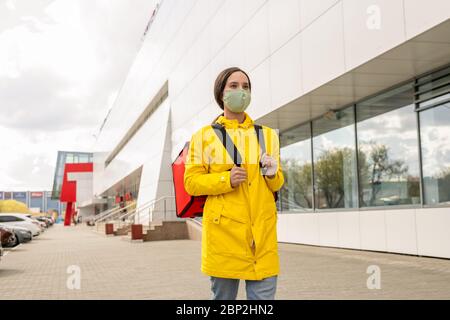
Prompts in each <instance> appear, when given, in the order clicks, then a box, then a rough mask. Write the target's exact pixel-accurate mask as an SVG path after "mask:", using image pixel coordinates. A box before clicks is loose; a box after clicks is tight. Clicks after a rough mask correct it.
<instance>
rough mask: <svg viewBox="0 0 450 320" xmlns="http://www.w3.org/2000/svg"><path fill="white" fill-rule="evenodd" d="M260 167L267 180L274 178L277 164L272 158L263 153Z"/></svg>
mask: <svg viewBox="0 0 450 320" xmlns="http://www.w3.org/2000/svg"><path fill="white" fill-rule="evenodd" d="M261 165H262V167H263V168H264V171H263V174H264V175H265V176H268V177H269V178H274V177H275V173H277V170H278V162H277V160H276V159H275V158H274V157H271V156H269V155H267V154H266V153H264V154H263V155H262V157H261Z"/></svg>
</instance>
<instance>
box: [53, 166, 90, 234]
mask: <svg viewBox="0 0 450 320" xmlns="http://www.w3.org/2000/svg"><path fill="white" fill-rule="evenodd" d="M93 167H94V166H93V163H66V164H65V166H64V179H63V183H62V187H61V195H60V201H61V202H66V203H67V206H66V215H65V217H64V225H65V226H70V223H71V221H72V216H73V215H74V209H75V202H76V201H77V182H76V181H69V180H68V178H67V175H68V174H69V173H72V172H92V171H93Z"/></svg>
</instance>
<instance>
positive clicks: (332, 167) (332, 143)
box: [312, 107, 358, 209]
mask: <svg viewBox="0 0 450 320" xmlns="http://www.w3.org/2000/svg"><path fill="white" fill-rule="evenodd" d="M353 111H354V108H353V107H350V108H346V109H344V110H341V111H337V112H330V113H328V114H327V115H325V117H323V118H321V119H319V120H316V121H314V122H313V124H312V125H313V136H314V137H313V157H314V189H315V202H316V208H317V209H331V208H355V207H357V197H358V192H357V174H356V172H357V171H356V152H355V125H354V112H353Z"/></svg>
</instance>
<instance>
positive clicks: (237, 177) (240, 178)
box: [230, 166, 247, 188]
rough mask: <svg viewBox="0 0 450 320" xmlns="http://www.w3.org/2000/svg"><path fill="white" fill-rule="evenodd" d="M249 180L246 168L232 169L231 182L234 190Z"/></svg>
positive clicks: (236, 167)
mask: <svg viewBox="0 0 450 320" xmlns="http://www.w3.org/2000/svg"><path fill="white" fill-rule="evenodd" d="M245 180H247V171H245V169H244V168H242V167H238V166H234V167H233V168H232V169H231V175H230V182H231V186H232V187H233V188H236V187H237V186H239V185H240V184H241V183H242V182H245Z"/></svg>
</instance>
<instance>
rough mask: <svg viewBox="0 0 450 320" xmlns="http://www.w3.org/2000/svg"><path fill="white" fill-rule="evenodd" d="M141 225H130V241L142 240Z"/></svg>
mask: <svg viewBox="0 0 450 320" xmlns="http://www.w3.org/2000/svg"><path fill="white" fill-rule="evenodd" d="M142 239H143V235H142V224H132V225H131V240H142Z"/></svg>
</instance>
